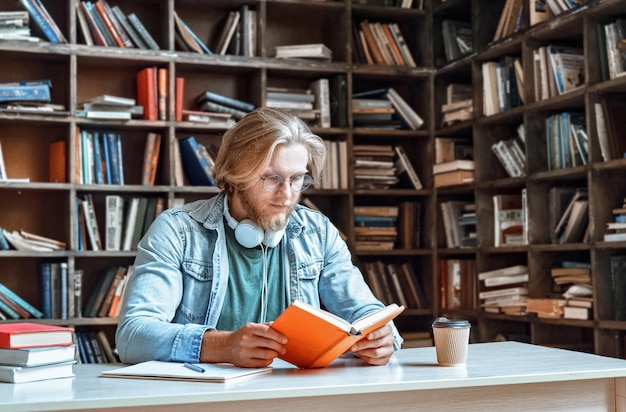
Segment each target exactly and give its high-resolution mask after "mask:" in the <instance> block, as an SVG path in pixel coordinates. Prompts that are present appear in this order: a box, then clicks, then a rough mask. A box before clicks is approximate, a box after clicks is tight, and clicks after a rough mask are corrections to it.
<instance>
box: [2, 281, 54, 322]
mask: <svg viewBox="0 0 626 412" xmlns="http://www.w3.org/2000/svg"><path fill="white" fill-rule="evenodd" d="M0 292H2V293H3V294H5V295H6V296H7V297H9V299H12V300H13V301H15V302H16V303H17V304H18V305H19V306H21V307H22V308H23V309H24V310H25V311H26V312H28V313H29V314H30V315H31V316H33V317H35V318H37V319H40V318H42V317H43V313H42V312H41V311H39V310H38V309H37V308H36V307H34V306H33V305H31V304H30V303H28V302H27V301H26V300H25V299H24V298H22V297H21V296H20V295H18V294H17V293H15V292H13V291H12V290H11V289H9V288H8V287H6V286H5V285H3V284H2V283H0Z"/></svg>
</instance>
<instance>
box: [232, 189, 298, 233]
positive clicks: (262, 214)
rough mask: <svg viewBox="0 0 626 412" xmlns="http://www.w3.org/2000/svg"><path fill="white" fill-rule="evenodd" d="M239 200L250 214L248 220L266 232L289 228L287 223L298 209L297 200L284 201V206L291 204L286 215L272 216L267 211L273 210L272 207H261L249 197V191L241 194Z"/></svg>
mask: <svg viewBox="0 0 626 412" xmlns="http://www.w3.org/2000/svg"><path fill="white" fill-rule="evenodd" d="M239 199H240V200H241V205H242V206H243V208H244V210H245V211H246V213H247V214H248V218H249V219H252V220H253V221H254V222H255V223H256V224H257V225H259V226H260V227H261V229H263V230H266V231H274V232H277V231H279V230H282V229H284V228H285V226H287V221H288V220H289V216H290V215H291V212H293V211H294V209H295V208H296V204H297V203H298V202H297V199H294V200H293V201H292V200H286V199H285V200H283V201H282V202H283V204H285V203H287V202H288V203H289V210H288V211H287V213H285V214H282V213H281V214H278V215H277V214H271V213H270V212H268V211H267V209H269V208H271V206H259V205H258V203H257V202H255V201H254V199H253V198H252V197H251V196H250V195H249V192H248V191H242V192H239Z"/></svg>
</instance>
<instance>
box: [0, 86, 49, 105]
mask: <svg viewBox="0 0 626 412" xmlns="http://www.w3.org/2000/svg"><path fill="white" fill-rule="evenodd" d="M16 100H17V101H40V102H49V101H50V86H48V85H47V84H40V85H31V86H4V85H0V102H11V101H16Z"/></svg>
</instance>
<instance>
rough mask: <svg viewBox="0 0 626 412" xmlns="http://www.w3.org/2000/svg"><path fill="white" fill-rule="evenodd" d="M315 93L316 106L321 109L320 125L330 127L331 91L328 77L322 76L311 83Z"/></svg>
mask: <svg viewBox="0 0 626 412" xmlns="http://www.w3.org/2000/svg"><path fill="white" fill-rule="evenodd" d="M310 87H311V91H312V92H313V94H314V95H315V108H316V109H318V110H319V111H320V127H323V128H328V127H330V124H331V122H330V91H329V82H328V79H326V78H322V79H318V80H316V81H314V82H313V83H311V85H310Z"/></svg>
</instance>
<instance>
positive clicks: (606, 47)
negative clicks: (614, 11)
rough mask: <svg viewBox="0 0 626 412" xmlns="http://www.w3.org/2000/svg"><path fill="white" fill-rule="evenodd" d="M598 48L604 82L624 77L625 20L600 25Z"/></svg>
mask: <svg viewBox="0 0 626 412" xmlns="http://www.w3.org/2000/svg"><path fill="white" fill-rule="evenodd" d="M599 27H600V29H599V30H598V47H599V50H600V67H601V69H602V78H603V79H604V80H609V79H615V78H617V77H620V76H624V75H626V19H625V18H617V19H615V20H614V21H611V22H608V23H605V24H600V26H599Z"/></svg>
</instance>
